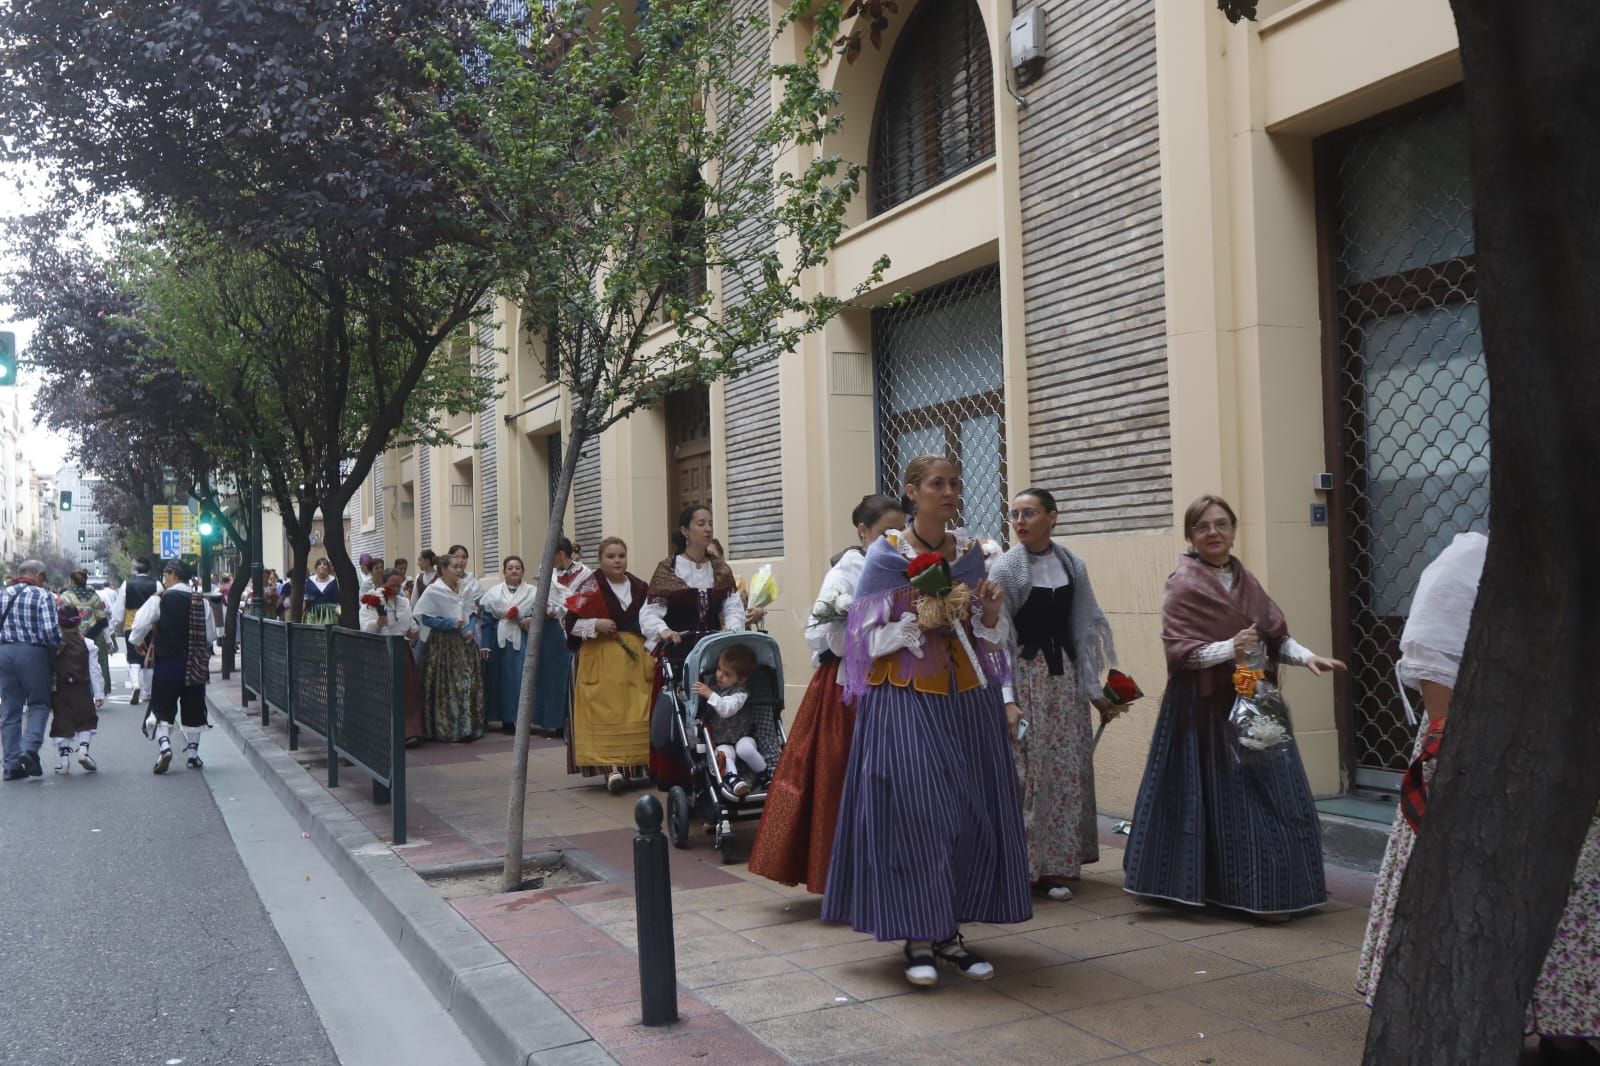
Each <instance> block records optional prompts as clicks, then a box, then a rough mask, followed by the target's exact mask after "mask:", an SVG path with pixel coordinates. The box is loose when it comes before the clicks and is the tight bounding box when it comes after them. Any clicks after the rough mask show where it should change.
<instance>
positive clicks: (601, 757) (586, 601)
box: [566, 537, 653, 794]
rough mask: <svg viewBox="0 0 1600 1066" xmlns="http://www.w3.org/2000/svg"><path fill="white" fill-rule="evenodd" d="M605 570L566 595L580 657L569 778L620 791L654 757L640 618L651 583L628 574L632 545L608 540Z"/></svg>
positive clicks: (603, 550)
mask: <svg viewBox="0 0 1600 1066" xmlns="http://www.w3.org/2000/svg"><path fill="white" fill-rule="evenodd" d="M596 554H597V556H598V559H599V563H600V569H599V571H597V572H595V573H592V574H590V575H589V576H588V577H586V578H584V579H583V581H581V582H579V584H578V586H577V587H576V588H575V589H573V590H572V594H571V595H570V596H569V597H568V598H567V611H566V629H567V632H568V633H569V634H570V635H571V639H570V647H571V648H572V651H573V655H574V667H573V677H572V718H571V721H570V722H569V724H568V728H567V773H569V774H580V773H581V774H582V775H583V776H584V777H594V776H596V775H598V774H602V773H603V774H605V775H606V788H607V789H608V790H609V791H610V792H612V793H613V794H615V793H618V792H621V791H622V790H623V789H624V788H626V787H627V784H628V781H629V779H631V778H636V777H639V776H641V775H642V773H643V772H644V768H645V765H646V764H647V763H648V761H649V758H650V682H651V675H652V673H653V670H652V666H653V661H652V660H651V658H650V656H649V655H647V654H645V650H644V635H643V633H641V632H640V629H639V613H640V610H641V609H642V608H643V607H644V602H645V596H646V594H647V590H646V588H645V583H644V582H643V581H641V580H639V579H638V578H637V577H634V576H633V574H631V573H629V572H628V546H627V544H625V543H623V541H622V539H621V538H620V537H607V538H606V539H605V540H602V541H601V542H600V548H599V551H598V552H597V553H596Z"/></svg>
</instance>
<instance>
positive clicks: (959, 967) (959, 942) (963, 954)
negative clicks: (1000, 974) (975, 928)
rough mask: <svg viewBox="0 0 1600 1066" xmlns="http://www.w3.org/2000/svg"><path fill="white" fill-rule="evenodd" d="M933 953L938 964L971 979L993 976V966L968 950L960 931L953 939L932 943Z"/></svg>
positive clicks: (985, 978) (981, 979) (978, 979)
mask: <svg viewBox="0 0 1600 1066" xmlns="http://www.w3.org/2000/svg"><path fill="white" fill-rule="evenodd" d="M933 954H934V957H935V958H936V959H938V960H939V965H940V966H943V967H945V968H946V969H950V970H954V971H956V972H957V973H959V974H960V975H961V976H962V977H966V978H969V979H971V980H973V981H987V980H989V978H991V977H993V976H994V966H993V965H992V964H991V963H990V962H989V960H988V959H985V958H984V957H983V956H982V955H979V954H978V953H977V952H975V951H968V950H967V947H966V941H965V940H964V939H963V938H962V936H961V934H960V933H957V934H956V936H955V939H953V940H944V941H941V942H939V943H937V944H935V945H933Z"/></svg>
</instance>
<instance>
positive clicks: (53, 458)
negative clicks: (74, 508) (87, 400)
mask: <svg viewBox="0 0 1600 1066" xmlns="http://www.w3.org/2000/svg"><path fill="white" fill-rule="evenodd" d="M17 174H18V171H17V169H16V168H11V167H0V218H10V217H11V216H13V215H18V214H22V213H24V212H26V211H28V210H30V209H33V208H36V207H38V206H39V204H40V203H41V202H42V201H43V195H42V194H41V193H40V191H39V189H38V187H37V186H36V185H35V184H34V183H32V182H31V181H29V180H28V178H27V177H26V176H24V177H22V178H21V179H20V180H19V178H18V176H17ZM17 265H18V260H17V259H16V257H15V256H14V254H13V252H12V249H11V248H10V247H9V246H8V245H5V244H4V243H3V242H0V273H6V272H9V271H10V270H11V269H12V268H13V267H15V266H17ZM6 298H7V294H6V293H5V292H4V291H0V330H10V331H11V332H13V333H15V334H16V335H17V354H18V355H19V356H20V357H21V359H22V361H23V364H24V365H23V366H22V367H21V369H20V371H19V373H18V375H17V379H18V383H17V386H16V388H15V390H14V391H15V392H16V402H17V403H18V404H19V405H20V406H21V408H22V421H23V424H24V425H25V426H27V427H28V434H27V436H26V437H24V438H23V442H22V454H23V455H24V456H26V457H27V459H28V461H29V462H30V463H31V464H32V465H33V468H34V471H35V472H36V473H40V474H54V473H55V472H56V468H57V467H59V466H60V465H61V464H62V463H63V462H65V461H66V458H67V450H68V447H69V446H68V444H67V441H66V439H65V438H64V437H62V436H60V435H59V434H56V433H52V432H50V431H49V430H47V429H44V428H43V427H40V426H35V425H34V410H33V404H34V397H35V396H36V395H37V394H38V388H39V375H38V374H37V373H35V372H34V371H32V370H30V369H28V367H27V365H26V364H27V359H28V343H29V341H31V340H32V339H33V323H32V322H28V321H17V320H16V319H14V318H13V317H12V315H13V311H12V309H11V308H10V307H9V306H8V305H7V302H6ZM8 391H9V390H8Z"/></svg>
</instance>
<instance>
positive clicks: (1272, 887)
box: [1123, 675, 1328, 914]
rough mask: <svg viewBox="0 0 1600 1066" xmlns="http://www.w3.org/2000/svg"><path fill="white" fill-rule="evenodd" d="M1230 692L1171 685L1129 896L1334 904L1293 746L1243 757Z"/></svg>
mask: <svg viewBox="0 0 1600 1066" xmlns="http://www.w3.org/2000/svg"><path fill="white" fill-rule="evenodd" d="M1232 706H1233V693H1232V692H1231V691H1228V692H1225V693H1222V694H1219V695H1217V696H1213V697H1210V698H1208V699H1206V700H1203V701H1202V700H1200V699H1199V697H1198V696H1197V685H1196V681H1195V678H1194V677H1192V676H1183V675H1180V676H1179V677H1176V678H1174V679H1173V680H1172V682H1171V683H1170V684H1168V686H1167V694H1166V696H1165V698H1163V700H1162V701H1161V716H1160V717H1159V718H1158V719H1157V720H1156V729H1155V734H1154V735H1153V736H1152V737H1151V738H1150V755H1149V759H1148V761H1147V762H1146V763H1145V768H1144V781H1143V783H1142V784H1140V786H1139V799H1138V801H1137V804H1136V805H1135V807H1134V812H1133V829H1132V831H1131V833H1130V835H1129V837H1128V851H1127V854H1126V855H1125V856H1124V858H1123V871H1124V873H1125V874H1126V882H1125V883H1126V886H1127V889H1128V891H1129V892H1133V893H1137V894H1138V895H1141V896H1155V897H1158V898H1161V899H1169V900H1175V901H1177V902H1179V903H1189V904H1193V905H1195V906H1203V905H1204V904H1207V903H1215V904H1219V905H1220V906H1224V907H1234V908H1237V909H1239V910H1243V911H1252V912H1255V913H1258V914H1270V913H1277V912H1283V911H1298V910H1304V909H1305V908H1307V907H1315V906H1317V905H1318V904H1321V903H1326V902H1327V899H1328V890H1327V886H1326V885H1325V883H1324V881H1323V872H1322V832H1321V825H1320V823H1319V822H1318V821H1317V808H1316V804H1315V803H1314V802H1313V801H1312V798H1311V786H1310V784H1309V783H1308V782H1307V781H1306V771H1305V766H1304V765H1303V764H1302V763H1301V761H1300V749H1299V746H1298V745H1296V744H1295V743H1294V742H1293V741H1290V742H1289V743H1287V744H1281V745H1279V746H1278V747H1276V748H1272V749H1269V750H1268V751H1265V752H1252V753H1250V754H1249V756H1248V757H1247V758H1244V759H1241V758H1240V757H1239V752H1238V749H1237V748H1236V746H1235V745H1234V741H1233V739H1232V737H1231V736H1230V735H1229V726H1228V723H1227V715H1228V711H1229V709H1230V708H1231V707H1232Z"/></svg>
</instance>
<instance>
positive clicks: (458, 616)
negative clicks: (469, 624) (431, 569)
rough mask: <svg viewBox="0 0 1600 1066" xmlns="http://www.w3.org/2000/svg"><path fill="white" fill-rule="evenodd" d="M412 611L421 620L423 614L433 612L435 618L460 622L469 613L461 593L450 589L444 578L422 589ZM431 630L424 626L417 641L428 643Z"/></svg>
mask: <svg viewBox="0 0 1600 1066" xmlns="http://www.w3.org/2000/svg"><path fill="white" fill-rule="evenodd" d="M411 611H412V614H413V615H415V616H417V617H418V620H419V621H420V620H421V616H422V615H425V614H431V615H433V616H434V617H435V618H448V619H450V620H451V621H454V622H460V621H463V620H465V619H466V617H467V613H468V611H467V605H466V602H465V601H464V600H463V599H462V598H461V596H460V595H458V594H457V593H455V592H452V591H451V590H450V586H449V585H447V584H446V583H445V581H444V579H443V578H440V579H439V580H438V581H435V582H434V583H433V584H431V585H429V586H428V587H427V588H425V589H423V590H422V595H421V596H418V597H417V602H416V606H414V607H413V608H412V609H411ZM430 632H432V630H430V629H429V628H428V627H427V626H423V627H422V632H421V633H419V634H418V637H417V643H418V644H419V645H421V644H426V643H427V642H428V634H429V633H430Z"/></svg>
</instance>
